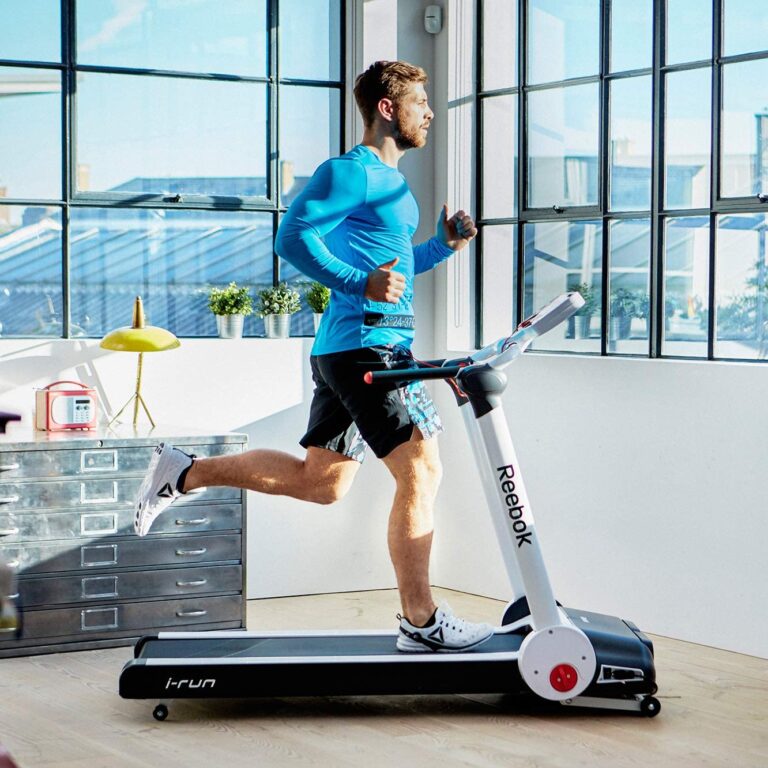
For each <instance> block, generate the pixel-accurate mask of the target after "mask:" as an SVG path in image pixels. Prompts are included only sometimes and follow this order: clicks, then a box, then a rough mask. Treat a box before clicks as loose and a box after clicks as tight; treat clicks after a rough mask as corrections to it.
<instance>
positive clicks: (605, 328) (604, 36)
mask: <svg viewBox="0 0 768 768" xmlns="http://www.w3.org/2000/svg"><path fill="white" fill-rule="evenodd" d="M610 39H611V0H602V2H601V4H600V41H599V45H600V84H599V86H598V87H599V94H598V99H599V101H598V110H599V113H598V114H599V128H598V130H599V142H600V144H599V149H598V158H597V168H598V174H597V178H598V185H599V186H598V207H599V209H600V214H599V215H600V222H601V226H602V236H601V238H600V251H601V253H600V268H601V270H602V276H601V280H600V294H601V302H600V304H601V306H600V315H601V317H600V321H601V322H600V324H601V329H600V330H601V332H600V355H601V356H603V357H604V356H605V355H607V354H608V336H609V327H610V322H611V321H610V296H611V294H610V274H611V272H610V270H611V265H610V258H609V253H610V251H609V239H610V238H609V220H608V211H609V210H610V205H609V202H610V194H611V171H612V165H611V163H610V161H609V158H610V151H611V147H610V140H611V137H610V119H611V107H610V91H611V88H610V83H609V82H608V80H606V75H607V74H608V73H609V72H610V69H611V67H610V64H611V55H610V49H611V46H610Z"/></svg>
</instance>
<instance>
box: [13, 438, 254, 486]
mask: <svg viewBox="0 0 768 768" xmlns="http://www.w3.org/2000/svg"><path fill="white" fill-rule="evenodd" d="M179 447H180V448H181V449H182V450H183V451H184V452H185V453H191V454H194V455H195V456H223V455H224V454H228V453H240V452H241V451H242V447H243V446H242V444H240V443H220V444H212V445H182V446H179ZM154 450H155V446H154V445H140V446H120V447H116V448H82V449H71V448H52V449H48V450H44V451H43V450H35V451H0V482H4V481H7V480H13V479H24V478H46V477H50V478H58V477H72V476H79V475H82V476H84V477H94V476H98V475H106V474H119V475H130V474H134V475H143V474H144V472H145V471H146V469H147V467H148V466H149V461H150V459H151V458H152V452H153V451H154Z"/></svg>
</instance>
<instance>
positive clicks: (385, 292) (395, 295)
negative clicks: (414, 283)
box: [365, 258, 405, 304]
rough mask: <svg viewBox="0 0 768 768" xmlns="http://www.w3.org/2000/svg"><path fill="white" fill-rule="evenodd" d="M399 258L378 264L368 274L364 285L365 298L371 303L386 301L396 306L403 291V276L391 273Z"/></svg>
mask: <svg viewBox="0 0 768 768" xmlns="http://www.w3.org/2000/svg"><path fill="white" fill-rule="evenodd" d="M398 261H400V259H399V258H394V259H392V261H388V262H387V263H386V264H380V265H379V266H378V267H377V268H376V269H374V270H373V272H369V273H368V282H367V283H366V285H365V298H366V299H371V301H388V302H389V303H390V304H397V302H398V301H400V297H401V296H402V295H403V291H404V290H405V276H404V275H403V274H402V273H401V272H393V271H392V270H393V268H394V266H395V264H397V262H398Z"/></svg>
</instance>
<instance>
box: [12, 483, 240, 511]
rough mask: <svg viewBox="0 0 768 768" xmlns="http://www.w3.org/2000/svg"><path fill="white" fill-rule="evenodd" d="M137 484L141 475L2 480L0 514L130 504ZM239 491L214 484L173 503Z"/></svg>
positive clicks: (229, 497)
mask: <svg viewBox="0 0 768 768" xmlns="http://www.w3.org/2000/svg"><path fill="white" fill-rule="evenodd" d="M140 485H141V478H140V477H131V478H114V479H106V478H101V479H97V478H87V479H86V478H84V479H82V480H43V481H40V482H35V481H29V482H21V483H6V482H3V483H0V515H3V514H4V513H6V514H7V513H9V512H18V511H21V510H33V509H61V508H66V507H82V506H86V507H89V508H98V507H106V506H109V507H112V508H114V507H120V506H131V507H132V506H133V503H134V499H135V498H136V492H137V491H138V489H139V486H140ZM241 494H242V492H241V491H240V489H238V488H227V487H225V486H214V487H212V488H206V489H205V490H200V491H199V492H198V491H194V492H192V493H190V494H187V495H186V496H184V497H183V498H182V499H179V500H178V502H176V503H177V504H189V503H193V502H195V503H196V502H203V501H228V500H234V499H238V500H239V499H240V498H241Z"/></svg>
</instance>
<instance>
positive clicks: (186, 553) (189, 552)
mask: <svg viewBox="0 0 768 768" xmlns="http://www.w3.org/2000/svg"><path fill="white" fill-rule="evenodd" d="M207 551H208V548H207V547H202V548H201V549H177V550H176V554H177V555H178V556H179V557H193V556H195V555H204V554H205V553H206V552H207Z"/></svg>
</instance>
